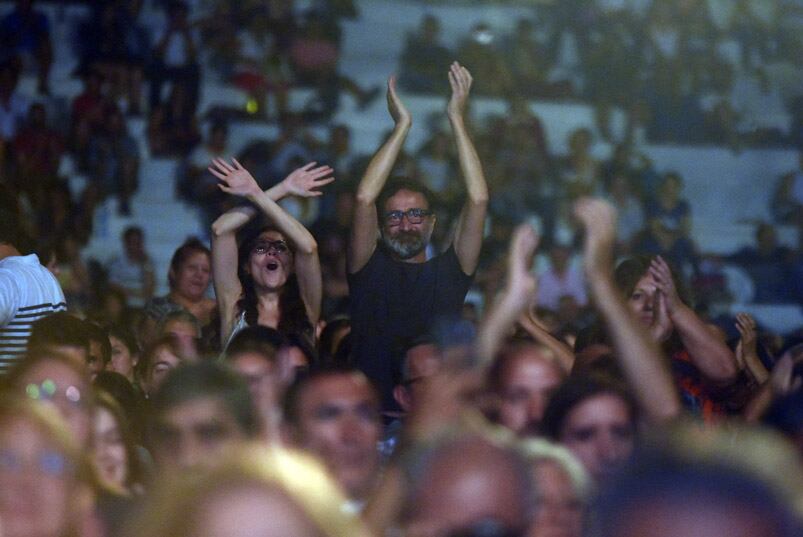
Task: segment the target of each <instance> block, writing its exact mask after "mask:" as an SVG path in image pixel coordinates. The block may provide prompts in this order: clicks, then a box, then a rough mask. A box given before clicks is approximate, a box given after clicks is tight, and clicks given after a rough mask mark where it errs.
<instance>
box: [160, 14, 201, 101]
mask: <svg viewBox="0 0 803 537" xmlns="http://www.w3.org/2000/svg"><path fill="white" fill-rule="evenodd" d="M166 5H167V7H166V10H167V27H166V28H165V29H164V31H163V33H162V35H161V36H160V37H159V39H158V41H157V42H156V46H155V47H154V49H153V51H152V54H153V57H152V60H151V64H150V66H149V67H148V73H147V74H148V77H149V78H150V82H151V87H150V97H149V104H150V109H151V113H153V111H154V110H155V109H156V108H157V107H158V106H159V105H160V104H161V103H162V86H163V85H164V83H165V82H168V81H169V82H172V83H173V84H174V85H176V84H178V85H181V86H183V87H184V94H185V96H186V103H185V104H186V107H187V109H188V111H189V113H190V114H192V115H194V114H195V111H196V109H197V107H198V90H199V86H200V83H201V72H200V67H199V65H198V62H197V54H198V52H197V45H196V38H195V36H194V33H193V30H192V28H191V26H190V23H189V21H188V16H189V6H188V5H187V4H186V3H185V2H183V1H181V0H171V1H170V2H167V3H166Z"/></svg>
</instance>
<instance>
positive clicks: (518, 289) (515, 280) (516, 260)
mask: <svg viewBox="0 0 803 537" xmlns="http://www.w3.org/2000/svg"><path fill="white" fill-rule="evenodd" d="M539 241H540V237H539V236H538V234H537V233H536V232H535V230H534V229H533V228H532V226H530V225H529V224H522V225H520V226H519V227H517V228H516V230H515V231H514V232H513V238H512V239H511V241H510V250H509V252H508V266H507V286H506V288H505V294H507V295H510V296H512V297H515V298H516V299H517V300H518V301H520V302H521V303H522V305H523V306H528V305H529V304H530V302H532V300H533V298H534V297H535V291H536V289H537V287H538V282H537V281H536V279H535V276H533V274H532V270H531V269H532V264H533V256H535V250H536V248H538V243H539Z"/></svg>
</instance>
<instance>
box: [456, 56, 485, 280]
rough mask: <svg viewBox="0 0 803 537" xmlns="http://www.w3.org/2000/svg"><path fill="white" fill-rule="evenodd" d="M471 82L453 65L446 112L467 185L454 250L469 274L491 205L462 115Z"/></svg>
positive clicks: (475, 265) (473, 268) (477, 255)
mask: <svg viewBox="0 0 803 537" xmlns="http://www.w3.org/2000/svg"><path fill="white" fill-rule="evenodd" d="M472 81H473V79H472V78H471V73H469V72H468V69H466V68H465V67H463V66H461V65H460V64H459V63H457V62H454V63H453V64H452V66H451V68H450V69H449V84H450V85H451V86H452V98H451V99H450V100H449V105H448V107H447V113H448V116H449V122H450V123H451V124H452V131H453V132H454V137H455V142H456V143H457V155H458V158H459V160H460V171H461V173H462V174H463V181H464V182H465V185H466V203H465V204H464V205H463V209H462V211H461V213H460V219H459V220H458V222H457V230H456V232H455V237H454V250H455V253H456V254H457V259H458V260H459V261H460V268H461V269H462V270H463V272H464V273H466V274H473V273H474V271H475V270H476V268H477V262H478V261H479V257H480V248H481V247H482V233H483V229H484V226H485V213H486V210H487V208H488V185H487V184H486V183H485V175H484V174H483V173H482V164H481V163H480V157H479V156H478V155H477V150H476V149H475V148H474V144H473V143H472V141H471V138H470V137H469V135H468V129H467V128H466V124H465V121H464V118H463V114H464V113H465V109H466V103H467V102H468V95H469V92H470V91H471V83H472Z"/></svg>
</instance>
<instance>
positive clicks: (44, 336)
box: [28, 311, 111, 355]
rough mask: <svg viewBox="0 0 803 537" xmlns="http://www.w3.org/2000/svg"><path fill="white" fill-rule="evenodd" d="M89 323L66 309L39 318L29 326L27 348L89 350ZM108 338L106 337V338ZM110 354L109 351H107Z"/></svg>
mask: <svg viewBox="0 0 803 537" xmlns="http://www.w3.org/2000/svg"><path fill="white" fill-rule="evenodd" d="M88 325H89V323H88V322H87V321H84V320H83V319H79V318H78V317H76V316H75V315H71V314H69V313H67V312H66V311H59V312H56V313H54V314H52V315H48V316H47V317H44V318H43V319H39V320H38V321H36V322H35V323H33V325H32V326H31V337H30V338H29V339H28V348H29V349H35V348H43V347H53V346H62V345H65V346H69V347H81V348H83V349H86V350H87V352H88V351H89V341H90V339H92V338H91V336H90V331H89V328H88ZM106 339H107V340H108V337H107V338H106ZM109 354H110V355H111V351H109Z"/></svg>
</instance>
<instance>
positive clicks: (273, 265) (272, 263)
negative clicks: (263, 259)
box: [265, 261, 279, 272]
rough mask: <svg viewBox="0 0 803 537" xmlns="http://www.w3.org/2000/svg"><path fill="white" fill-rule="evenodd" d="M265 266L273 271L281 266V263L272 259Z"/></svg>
mask: <svg viewBox="0 0 803 537" xmlns="http://www.w3.org/2000/svg"><path fill="white" fill-rule="evenodd" d="M265 268H266V269H268V270H269V271H271V272H273V271H274V270H276V269H278V268H279V263H277V262H276V261H270V262H268V263H267V264H266V265H265Z"/></svg>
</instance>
